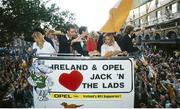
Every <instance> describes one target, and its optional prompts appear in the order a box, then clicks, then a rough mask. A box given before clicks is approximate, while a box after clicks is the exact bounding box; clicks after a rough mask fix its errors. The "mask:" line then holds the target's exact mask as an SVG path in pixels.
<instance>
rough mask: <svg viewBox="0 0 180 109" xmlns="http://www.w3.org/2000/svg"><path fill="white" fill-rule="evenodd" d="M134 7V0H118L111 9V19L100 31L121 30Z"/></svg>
mask: <svg viewBox="0 0 180 109" xmlns="http://www.w3.org/2000/svg"><path fill="white" fill-rule="evenodd" d="M132 8H133V0H120V1H118V3H116V5H115V6H114V7H113V8H112V9H111V10H110V16H109V19H108V21H107V22H106V23H105V24H104V26H103V27H102V28H101V30H100V31H101V32H107V33H112V32H119V30H120V28H121V27H122V26H123V24H124V22H125V21H126V19H127V17H128V15H129V12H130V10H131V9H132Z"/></svg>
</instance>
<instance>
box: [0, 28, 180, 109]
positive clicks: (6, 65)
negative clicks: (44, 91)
mask: <svg viewBox="0 0 180 109" xmlns="http://www.w3.org/2000/svg"><path fill="white" fill-rule="evenodd" d="M78 32H79V34H77V30H76V29H75V28H74V27H73V26H69V27H68V28H67V33H66V34H56V32H55V31H53V30H49V31H47V33H45V32H44V31H42V29H36V30H35V31H34V32H33V35H32V39H33V40H34V42H32V43H31V42H30V43H29V42H28V43H27V42H26V41H25V42H26V44H25V45H27V47H25V45H20V46H23V48H18V47H17V49H13V47H11V48H6V49H7V51H6V52H4V54H2V55H3V56H1V58H0V75H1V76H0V90H1V91H0V107H32V106H33V94H32V87H31V86H30V85H29V83H28V82H27V78H28V77H29V75H30V73H29V70H28V68H29V66H30V65H31V61H32V55H33V53H34V51H33V49H35V51H36V53H46V52H48V53H73V54H76V53H78V54H80V55H83V56H103V57H105V58H108V59H109V58H111V57H112V56H127V55H129V56H135V61H136V63H135V102H134V105H135V107H140V108H145V107H148V108H153V107H159V108H171V107H172V108H174V107H179V106H180V59H179V54H175V53H170V52H168V51H165V50H160V49H153V47H148V46H146V45H143V47H142V46H141V47H140V48H145V49H141V50H139V49H138V47H134V45H133V42H132V41H133V38H135V37H136V36H135V34H134V28H133V27H132V26H129V27H128V28H126V30H125V31H124V34H115V33H111V34H109V33H108V34H107V33H99V32H95V31H92V32H90V33H88V31H87V27H84V26H83V27H81V28H80V29H79V31H78ZM17 39H18V38H17ZM18 40H20V42H24V39H23V38H21V39H18ZM14 42H15V41H14ZM17 44H19V42H18V43H17ZM15 45H16V44H15ZM29 47H30V48H29ZM14 48H16V47H14ZM47 50H48V51H47Z"/></svg>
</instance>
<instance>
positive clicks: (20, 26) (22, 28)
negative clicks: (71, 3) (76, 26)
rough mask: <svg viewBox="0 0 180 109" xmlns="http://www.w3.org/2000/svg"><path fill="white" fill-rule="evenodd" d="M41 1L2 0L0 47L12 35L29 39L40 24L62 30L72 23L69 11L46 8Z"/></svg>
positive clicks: (55, 7)
mask: <svg viewBox="0 0 180 109" xmlns="http://www.w3.org/2000/svg"><path fill="white" fill-rule="evenodd" d="M48 1H49V0H47V1H45V2H41V0H2V1H1V2H2V6H0V15H1V17H0V39H1V40H0V46H5V45H6V44H7V43H9V42H10V41H11V40H12V39H13V38H14V34H20V33H24V34H25V37H30V35H31V34H32V31H33V29H34V28H37V27H40V24H41V22H50V24H52V26H53V27H55V28H56V29H62V28H64V27H65V25H66V24H67V22H71V23H73V21H74V20H75V19H74V15H73V14H72V13H70V12H69V11H60V8H59V7H57V6H56V5H55V4H52V5H51V6H50V7H46V3H47V2H48Z"/></svg>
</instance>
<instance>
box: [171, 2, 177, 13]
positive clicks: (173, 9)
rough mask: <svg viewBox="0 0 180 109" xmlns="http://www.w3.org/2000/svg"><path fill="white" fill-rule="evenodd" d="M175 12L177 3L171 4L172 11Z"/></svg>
mask: <svg viewBox="0 0 180 109" xmlns="http://www.w3.org/2000/svg"><path fill="white" fill-rule="evenodd" d="M176 12H177V3H175V4H173V5H172V13H176Z"/></svg>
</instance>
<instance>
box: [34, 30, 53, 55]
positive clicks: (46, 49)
mask: <svg viewBox="0 0 180 109" xmlns="http://www.w3.org/2000/svg"><path fill="white" fill-rule="evenodd" d="M32 37H33V38H34V41H35V42H34V43H33V49H37V52H36V53H37V54H40V53H56V51H55V49H54V48H53V47H52V45H51V44H50V43H49V42H47V41H45V40H44V36H43V35H42V34H41V33H40V32H34V33H33V34H32Z"/></svg>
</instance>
